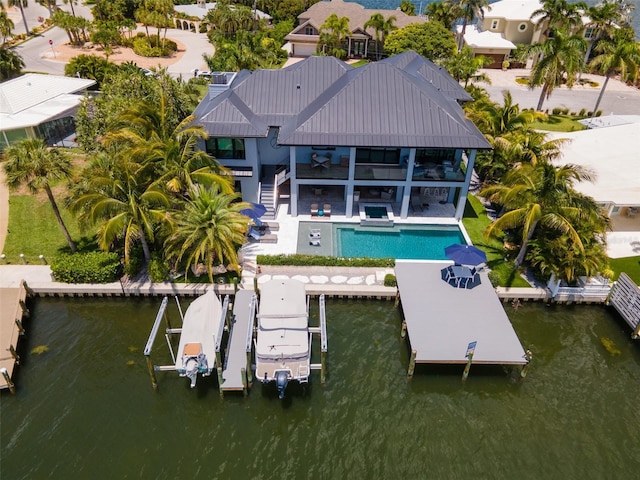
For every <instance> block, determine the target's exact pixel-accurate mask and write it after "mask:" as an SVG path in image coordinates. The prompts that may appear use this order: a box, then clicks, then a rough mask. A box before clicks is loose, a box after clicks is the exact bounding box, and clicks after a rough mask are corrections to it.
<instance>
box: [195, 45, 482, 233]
mask: <svg viewBox="0 0 640 480" xmlns="http://www.w3.org/2000/svg"><path fill="white" fill-rule="evenodd" d="M469 100H471V97H470V96H469V95H468V94H467V93H466V92H465V91H464V89H462V87H461V86H460V85H459V84H458V83H457V82H456V81H455V80H454V79H453V78H452V77H451V76H450V75H449V74H448V73H447V72H446V70H444V69H442V68H440V67H438V66H436V65H434V64H433V63H431V62H430V61H429V60H426V59H425V58H423V57H421V56H420V55H418V54H417V53H415V52H413V51H410V52H405V53H402V54H400V55H396V56H394V57H391V58H388V59H386V60H382V61H380V62H374V63H370V64H368V65H366V66H363V67H360V68H353V67H351V66H349V65H347V64H346V63H344V62H342V61H340V60H337V59H336V58H334V57H323V56H315V57H309V58H307V59H305V60H303V61H301V62H298V63H296V64H293V65H291V66H289V67H287V68H284V69H281V70H257V71H254V72H249V71H246V70H243V71H240V72H238V73H221V74H214V76H213V78H212V84H211V85H210V86H209V94H208V95H207V96H206V97H205V98H204V99H203V100H202V102H201V103H200V105H199V106H198V107H197V108H196V110H195V112H194V115H195V123H196V124H199V125H202V126H203V127H204V128H205V130H206V131H207V133H208V134H209V139H208V140H207V141H206V150H207V151H208V152H209V153H210V154H212V155H214V156H215V157H216V158H217V159H218V160H219V161H220V162H221V163H222V164H223V165H225V166H227V167H228V168H229V169H231V171H232V173H233V175H234V176H235V179H236V187H237V189H238V190H239V191H241V192H242V197H243V199H244V200H246V201H250V202H262V203H268V201H267V200H265V192H273V191H275V192H276V193H275V200H274V201H273V202H274V203H275V204H276V205H275V206H276V207H277V203H278V202H279V201H280V197H281V195H280V194H278V192H286V198H287V199H288V200H287V201H288V202H289V206H290V214H291V215H292V216H298V215H300V214H305V215H309V214H310V213H313V212H309V201H310V200H311V201H313V199H314V198H315V197H314V195H317V196H321V195H322V194H323V191H324V192H331V194H332V195H333V197H334V200H335V199H339V201H338V202H337V203H336V204H334V205H333V206H332V208H333V210H334V214H335V213H340V214H343V215H346V216H347V217H351V216H352V215H353V214H354V211H355V214H356V215H357V214H358V213H357V209H354V203H355V202H358V201H360V202H364V201H365V200H369V201H376V200H377V201H378V202H380V201H386V202H387V203H393V204H394V205H395V206H396V207H397V208H398V210H399V212H400V216H401V218H406V217H407V216H408V215H409V211H410V208H411V211H413V212H414V213H417V212H418V211H419V212H420V213H419V216H424V215H426V216H429V208H428V206H427V205H426V203H430V204H431V207H432V211H433V210H440V211H442V210H443V209H448V210H447V212H449V213H448V216H449V217H451V218H455V219H458V220H459V219H460V218H461V217H462V214H463V211H464V206H465V202H466V196H467V192H468V188H469V182H470V179H471V173H472V169H473V164H474V160H475V154H476V150H477V149H489V148H490V145H489V143H488V142H487V141H486V139H485V138H484V136H483V135H482V134H481V133H480V132H479V131H478V129H477V128H476V127H475V125H474V124H473V123H471V122H470V121H469V120H467V119H466V118H465V115H464V111H463V110H462V108H461V106H460V103H461V102H465V101H469ZM203 148H204V145H203ZM282 196H283V197H284V195H282ZM320 198H321V197H320ZM316 201H317V200H316ZM423 207H424V208H425V211H424V215H423V213H422V210H423Z"/></svg>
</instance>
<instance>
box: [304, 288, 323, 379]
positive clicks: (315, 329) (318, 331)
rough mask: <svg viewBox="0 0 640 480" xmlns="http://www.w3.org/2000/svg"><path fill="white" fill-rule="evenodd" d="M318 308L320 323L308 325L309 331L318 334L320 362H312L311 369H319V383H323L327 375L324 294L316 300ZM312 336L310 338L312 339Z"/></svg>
mask: <svg viewBox="0 0 640 480" xmlns="http://www.w3.org/2000/svg"><path fill="white" fill-rule="evenodd" d="M309 300H310V299H309V297H308V296H307V311H309ZM318 306H319V310H320V325H319V326H317V327H309V333H311V336H312V337H313V334H316V335H318V334H319V335H320V363H312V364H311V365H310V368H311V370H320V384H321V385H324V384H325V382H326V377H327V346H328V342H327V315H326V313H325V300H324V294H322V295H320V299H319V301H318ZM312 340H313V338H312V339H311V340H310V341H312Z"/></svg>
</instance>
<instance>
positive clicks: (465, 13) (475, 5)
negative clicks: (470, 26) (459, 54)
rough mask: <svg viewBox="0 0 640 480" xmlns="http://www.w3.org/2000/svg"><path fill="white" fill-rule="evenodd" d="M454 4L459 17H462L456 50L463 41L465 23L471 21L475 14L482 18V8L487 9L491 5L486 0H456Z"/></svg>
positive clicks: (465, 30) (465, 28)
mask: <svg viewBox="0 0 640 480" xmlns="http://www.w3.org/2000/svg"><path fill="white" fill-rule="evenodd" d="M456 6H457V7H458V9H459V12H460V13H461V16H460V18H462V32H461V33H460V40H459V43H458V50H460V49H461V48H462V44H463V42H464V34H465V33H467V23H469V22H472V21H473V19H474V18H475V17H476V16H478V17H480V18H484V10H483V9H487V11H489V10H491V7H490V6H489V1H488V0H457V2H456Z"/></svg>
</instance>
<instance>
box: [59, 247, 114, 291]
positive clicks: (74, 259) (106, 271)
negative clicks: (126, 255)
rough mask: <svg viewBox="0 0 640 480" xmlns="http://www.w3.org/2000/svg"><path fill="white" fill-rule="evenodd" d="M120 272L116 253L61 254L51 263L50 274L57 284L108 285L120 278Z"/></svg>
mask: <svg viewBox="0 0 640 480" xmlns="http://www.w3.org/2000/svg"><path fill="white" fill-rule="evenodd" d="M121 271H122V268H121V264H120V257H119V256H118V254H116V253H109V252H89V253H74V254H63V255H58V256H56V257H55V258H53V260H52V261H51V273H52V275H53V278H54V279H55V280H56V281H58V282H65V283H110V282H115V281H116V280H118V278H120V273H121Z"/></svg>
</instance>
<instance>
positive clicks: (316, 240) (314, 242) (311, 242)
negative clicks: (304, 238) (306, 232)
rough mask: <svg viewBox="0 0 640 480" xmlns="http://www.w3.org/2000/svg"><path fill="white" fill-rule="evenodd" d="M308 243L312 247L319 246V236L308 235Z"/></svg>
mask: <svg viewBox="0 0 640 480" xmlns="http://www.w3.org/2000/svg"><path fill="white" fill-rule="evenodd" d="M309 245H311V246H312V247H319V246H320V239H319V238H311V237H309Z"/></svg>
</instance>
